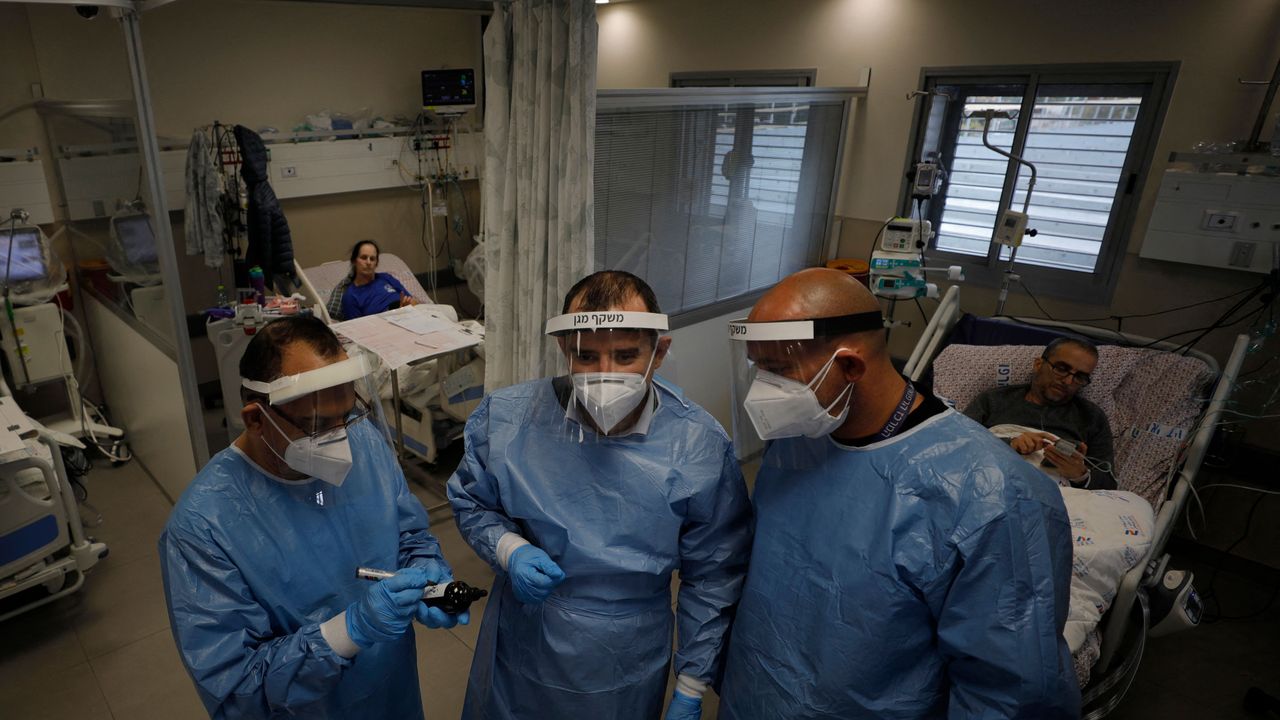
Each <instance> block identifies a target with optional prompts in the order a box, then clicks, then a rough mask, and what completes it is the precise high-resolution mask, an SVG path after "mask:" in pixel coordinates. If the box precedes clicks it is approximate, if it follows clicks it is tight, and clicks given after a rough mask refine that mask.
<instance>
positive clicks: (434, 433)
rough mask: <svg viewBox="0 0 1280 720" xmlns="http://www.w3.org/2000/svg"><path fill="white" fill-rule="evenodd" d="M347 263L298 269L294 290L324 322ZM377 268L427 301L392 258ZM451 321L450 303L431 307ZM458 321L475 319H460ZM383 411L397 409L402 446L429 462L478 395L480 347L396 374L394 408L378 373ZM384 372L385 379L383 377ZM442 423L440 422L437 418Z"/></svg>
mask: <svg viewBox="0 0 1280 720" xmlns="http://www.w3.org/2000/svg"><path fill="white" fill-rule="evenodd" d="M350 269H351V264H350V263H349V262H347V261H346V260H336V261H333V262H327V263H324V264H323V265H319V266H317V267H312V268H305V269H304V268H302V267H298V278H299V285H300V287H301V289H300V292H301V293H302V294H303V295H304V296H306V298H307V299H308V300H309V301H312V302H314V303H315V305H314V307H315V312H316V314H317V315H319V317H320V318H321V319H323V320H324V321H325V322H326V323H330V324H332V323H333V322H335V320H334V318H332V317H330V316H329V312H328V309H327V306H328V302H329V295H330V294H331V293H332V292H333V289H334V288H335V287H337V285H338V283H339V282H340V281H341V280H342V279H343V278H344V277H346V276H347V273H348V272H349V271H350ZM378 272H385V273H388V274H389V275H391V276H392V277H394V278H395V279H396V280H399V281H400V284H401V285H403V286H404V287H405V289H406V290H408V291H409V292H410V294H412V295H413V296H414V297H415V298H421V299H426V300H427V302H432V299H431V296H430V295H428V294H427V291H426V290H425V289H424V288H423V287H422V284H421V283H419V282H418V278H417V277H415V276H414V274H413V273H412V272H410V270H409V266H408V265H407V264H405V262H404V260H402V259H400V258H399V257H398V256H396V255H394V254H392V253H388V252H384V253H382V254H381V255H379V257H378ZM437 307H438V308H441V309H442V310H445V311H446V313H447V314H451V315H452V319H453V320H455V321H456V320H457V319H458V318H457V311H456V310H454V309H453V308H452V307H451V306H447V305H442V306H437ZM463 324H464V325H465V324H474V325H475V326H476V327H477V328H479V323H474V321H463ZM379 375H380V377H379V381H380V382H379V386H380V387H382V388H384V392H382V403H383V409H384V411H385V412H386V413H387V417H388V418H394V417H396V416H395V415H392V414H391V413H392V411H393V409H395V410H398V413H399V422H398V425H397V427H399V428H401V429H403V437H404V448H405V449H406V450H408V451H410V452H412V453H413V454H415V455H417V456H418V457H420V458H422V459H423V460H425V461H426V462H428V463H434V462H435V461H436V456H437V454H438V452H439V448H440V447H441V446H443V445H447V444H448V443H449V442H450V441H452V440H455V439H457V437H460V436H461V429H462V428H461V426H462V423H465V422H466V420H467V417H468V416H469V415H470V414H471V411H472V410H475V408H476V406H477V405H479V403H480V399H481V397H482V395H483V394H484V346H483V345H481V346H478V347H477V348H476V349H475V352H474V353H470V352H469V351H460V352H459V353H454V354H453V355H450V356H446V357H442V358H438V359H435V360H430V361H427V362H424V363H421V364H414V365H411V366H408V367H405V368H402V369H401V370H400V371H399V373H398V387H397V391H396V393H394V394H398V395H399V397H400V403H399V405H400V406H399V408H393V405H394V399H393V397H392V396H393V393H392V392H390V388H391V383H390V382H387V381H386V380H388V379H389V373H387V371H386V370H385V369H382V370H380V371H379ZM384 376H385V377H384ZM441 421H443V422H441Z"/></svg>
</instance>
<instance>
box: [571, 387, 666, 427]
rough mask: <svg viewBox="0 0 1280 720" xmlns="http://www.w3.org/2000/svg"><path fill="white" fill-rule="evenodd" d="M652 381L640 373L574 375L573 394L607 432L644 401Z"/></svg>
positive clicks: (598, 425) (597, 424) (597, 425)
mask: <svg viewBox="0 0 1280 720" xmlns="http://www.w3.org/2000/svg"><path fill="white" fill-rule="evenodd" d="M648 385H649V384H648V382H646V381H645V376H644V375H641V374H639V373H622V372H593V373H574V374H573V394H574V397H576V398H577V400H578V402H579V403H580V404H581V405H582V407H584V408H586V410H587V414H589V415H590V416H591V419H592V420H593V421H595V424H596V427H598V428H600V429H601V430H602V431H604V432H605V433H608V432H609V431H610V430H612V429H614V428H615V427H617V426H618V423H620V422H622V421H623V419H624V418H626V417H627V416H628V415H630V414H631V413H632V411H634V410H635V409H636V408H637V407H639V406H640V403H641V402H643V401H644V398H645V394H646V391H647V390H648Z"/></svg>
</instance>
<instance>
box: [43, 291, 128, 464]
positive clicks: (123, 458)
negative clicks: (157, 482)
mask: <svg viewBox="0 0 1280 720" xmlns="http://www.w3.org/2000/svg"><path fill="white" fill-rule="evenodd" d="M64 316H67V317H70V316H69V315H67V313H66V311H63V312H62V313H61V314H60V315H59V316H58V324H59V329H60V331H61V333H60V335H61V337H65V336H66V334H67V330H66V324H65V320H64ZM72 320H73V321H75V318H74V317H72ZM76 327H77V330H79V329H80V324H79V322H76ZM61 337H59V338H55V340H60V339H61ZM57 344H58V346H59V347H60V348H61V349H62V350H65V349H66V347H67V346H66V343H65V341H64V342H61V343H57ZM68 352H69V351H68ZM60 353H61V350H60ZM80 355H84V352H83V351H82V352H81V353H80ZM69 359H70V358H68V360H69ZM59 362H61V358H59ZM66 382H70V383H75V386H76V393H75V394H76V395H77V396H78V397H79V398H80V408H79V412H76V410H74V409H73V410H72V412H73V413H75V415H76V416H78V417H79V418H80V432H81V434H82V435H83V437H85V438H87V439H88V440H89V442H90V443H92V444H93V446H94V447H96V448H97V449H98V452H100V453H102V454H103V455H104V456H106V458H107V459H108V460H110V461H111V462H113V463H117V464H123V463H127V462H129V461H130V460H132V459H133V453H132V452H130V451H129V447H128V445H126V444H125V443H124V442H123V441H121V440H114V441H111V442H110V444H106V445H104V444H103V442H102V441H100V440H99V439H98V436H97V434H96V433H94V431H93V423H92V422H91V421H90V420H88V419H87V417H88V415H89V414H93V415H96V419H97V420H101V421H102V425H110V423H109V422H107V418H106V415H104V414H103V412H102V411H101V410H99V409H98V407H97V406H95V405H94V404H93V403H91V402H89V401H88V400H86V399H85V398H84V396H83V395H80V382H79V380H78V379H77V378H76V375H75V370H74V369H72V376H71V377H70V378H69V379H67V380H66ZM121 451H123V452H121Z"/></svg>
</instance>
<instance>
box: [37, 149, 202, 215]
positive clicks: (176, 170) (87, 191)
mask: <svg viewBox="0 0 1280 720" xmlns="http://www.w3.org/2000/svg"><path fill="white" fill-rule="evenodd" d="M186 163H187V151H186V149H185V148H184V149H181V150H165V151H162V152H161V153H160V167H161V170H162V173H163V175H164V177H163V182H162V184H163V186H164V197H165V203H166V204H167V205H168V206H169V209H170V210H181V209H182V207H183V205H185V204H186V188H185V184H184V181H183V173H184V172H185V169H186ZM141 167H142V166H141V158H140V156H139V155H138V153H136V152H132V153H130V152H118V153H116V152H113V153H110V154H103V153H100V152H95V153H92V154H84V155H81V154H74V153H73V154H71V155H65V154H64V155H63V157H60V158H59V159H58V171H59V172H60V173H61V174H62V186H63V190H64V192H65V193H66V195H67V197H66V201H67V215H68V216H69V217H70V219H72V220H85V219H88V218H102V217H111V216H112V215H114V214H115V212H116V210H117V208H118V207H119V204H120V203H124V202H128V201H130V200H133V199H134V197H135V196H136V195H137V194H143V193H144V191H145V190H146V185H145V184H144V183H143V180H142V177H141V176H140V174H139V172H140V168H141ZM130 191H133V193H134V195H129V196H128V197H122V196H121V193H124V194H126V195H128V194H129V192H130Z"/></svg>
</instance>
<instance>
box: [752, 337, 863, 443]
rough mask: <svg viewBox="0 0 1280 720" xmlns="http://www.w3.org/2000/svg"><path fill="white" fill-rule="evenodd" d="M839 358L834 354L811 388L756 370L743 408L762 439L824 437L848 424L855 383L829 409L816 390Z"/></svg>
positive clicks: (812, 382) (810, 383)
mask: <svg viewBox="0 0 1280 720" xmlns="http://www.w3.org/2000/svg"><path fill="white" fill-rule="evenodd" d="M835 359H836V356H835V355H834V354H833V355H832V356H831V358H830V359H829V360H827V362H826V364H825V365H823V366H822V369H821V370H819V371H818V374H817V376H816V377H814V378H813V380H812V381H810V382H809V384H807V385H806V384H805V383H802V382H799V381H798V380H792V379H791V378H788V377H783V376H782V375H775V374H774V373H771V372H768V371H765V370H760V369H758V368H757V369H756V375H755V379H754V380H753V381H752V382H751V389H750V390H748V391H747V397H746V398H745V399H744V400H743V402H742V406H743V409H745V410H746V412H747V417H749V418H750V419H751V424H752V425H753V426H755V429H756V434H757V435H759V436H760V439H761V440H776V439H779V438H789V437H800V436H804V437H810V438H820V437H822V436H824V435H830V434H831V432H832V431H834V430H835V429H836V428H838V427H840V425H841V424H842V423H844V420H845V417H846V416H848V414H849V403H850V401H851V400H852V399H853V383H849V384H848V385H846V386H845V389H844V390H842V391H840V394H839V395H837V396H836V399H835V400H834V401H833V402H832V403H831V405H830V406H828V407H823V406H822V403H821V402H820V401H819V400H818V395H817V393H816V392H814V388H816V387H817V386H818V385H820V384H821V383H822V380H823V379H824V378H825V377H826V376H827V373H828V372H830V371H831V368H832V366H833V364H834V363H835ZM841 402H843V403H844V406H843V407H842V408H841V409H840V411H839V412H838V413H837V414H835V415H832V414H831V412H832V410H833V409H834V408H835V407H836V406H837V405H840V404H841Z"/></svg>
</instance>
